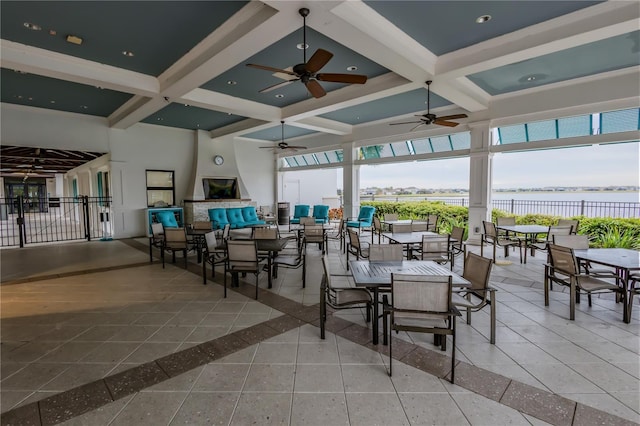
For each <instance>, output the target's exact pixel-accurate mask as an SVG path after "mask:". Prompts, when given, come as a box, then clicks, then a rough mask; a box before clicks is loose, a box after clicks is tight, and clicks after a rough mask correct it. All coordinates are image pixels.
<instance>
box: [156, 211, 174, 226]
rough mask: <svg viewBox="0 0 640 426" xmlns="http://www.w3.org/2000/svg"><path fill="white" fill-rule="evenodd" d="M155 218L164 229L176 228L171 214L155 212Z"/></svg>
mask: <svg viewBox="0 0 640 426" xmlns="http://www.w3.org/2000/svg"><path fill="white" fill-rule="evenodd" d="M156 218H157V219H158V222H160V223H161V224H162V226H164V227H165V228H177V227H178V221H177V220H176V217H175V216H174V214H173V212H157V213H156Z"/></svg>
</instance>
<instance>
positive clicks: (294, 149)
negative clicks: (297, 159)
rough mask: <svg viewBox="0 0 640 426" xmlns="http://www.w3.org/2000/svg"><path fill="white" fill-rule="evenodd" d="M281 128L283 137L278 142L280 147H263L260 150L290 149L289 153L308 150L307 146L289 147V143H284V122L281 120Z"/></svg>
mask: <svg viewBox="0 0 640 426" xmlns="http://www.w3.org/2000/svg"><path fill="white" fill-rule="evenodd" d="M280 126H281V137H280V142H278V145H276V146H261V147H260V148H263V149H264V148H266V149H273V150H275V149H276V148H278V149H282V150H286V149H288V150H289V151H297V150H299V149H307V147H306V146H298V145H289V144H288V143H286V142H285V141H284V120H280Z"/></svg>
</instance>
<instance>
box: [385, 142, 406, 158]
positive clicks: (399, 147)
mask: <svg viewBox="0 0 640 426" xmlns="http://www.w3.org/2000/svg"><path fill="white" fill-rule="evenodd" d="M389 145H390V149H389V151H392V152H393V155H394V156H395V157H400V156H402V155H409V154H411V152H410V151H409V145H408V144H407V141H402V142H394V143H391V144H389Z"/></svg>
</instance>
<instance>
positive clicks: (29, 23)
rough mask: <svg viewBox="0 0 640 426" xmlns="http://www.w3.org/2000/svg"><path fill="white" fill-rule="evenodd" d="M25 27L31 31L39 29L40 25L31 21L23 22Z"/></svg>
mask: <svg viewBox="0 0 640 426" xmlns="http://www.w3.org/2000/svg"><path fill="white" fill-rule="evenodd" d="M22 25H24V27H25V28H27V29H29V30H33V31H40V30H41V29H42V27H41V26H40V25H38V24H32V23H31V22H25V23H24V24H22Z"/></svg>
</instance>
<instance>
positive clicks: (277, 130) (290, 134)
mask: <svg viewBox="0 0 640 426" xmlns="http://www.w3.org/2000/svg"><path fill="white" fill-rule="evenodd" d="M312 133H317V132H316V131H315V130H309V129H303V128H302V127H296V126H287V125H286V124H285V125H284V140H285V141H286V140H287V139H289V138H297V137H298V136H304V135H310V134H312ZM242 136H243V137H245V138H252V139H262V140H265V141H280V140H281V139H282V127H281V126H274V127H270V128H268V129H264V130H259V131H257V132H252V133H247V134H244V135H242Z"/></svg>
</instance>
